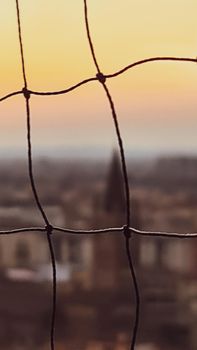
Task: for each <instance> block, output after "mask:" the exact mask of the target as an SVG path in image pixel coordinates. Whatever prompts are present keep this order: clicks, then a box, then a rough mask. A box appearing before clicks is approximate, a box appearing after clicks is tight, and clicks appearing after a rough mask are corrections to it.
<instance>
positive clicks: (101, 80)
mask: <svg viewBox="0 0 197 350" xmlns="http://www.w3.org/2000/svg"><path fill="white" fill-rule="evenodd" d="M96 77H97V79H98V80H99V81H100V83H101V84H104V83H105V81H106V77H105V76H104V74H103V73H101V72H99V73H97V75H96Z"/></svg>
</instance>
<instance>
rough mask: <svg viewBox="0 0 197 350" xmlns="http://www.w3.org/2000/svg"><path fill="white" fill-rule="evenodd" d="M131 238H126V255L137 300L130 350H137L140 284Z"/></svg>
mask: <svg viewBox="0 0 197 350" xmlns="http://www.w3.org/2000/svg"><path fill="white" fill-rule="evenodd" d="M129 239H130V237H129V236H126V237H125V242H126V254H127V258H128V263H129V267H130V273H131V277H132V280H133V284H134V289H135V298H136V305H135V321H134V326H133V333H132V337H131V343H130V350H134V349H135V344H136V340H137V332H138V327H139V317H140V293H139V287H138V282H137V278H136V274H135V269H134V265H133V261H132V254H131V248H130V246H129Z"/></svg>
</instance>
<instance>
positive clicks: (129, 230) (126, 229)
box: [0, 0, 197, 350]
mask: <svg viewBox="0 0 197 350" xmlns="http://www.w3.org/2000/svg"><path fill="white" fill-rule="evenodd" d="M83 2H84V19H85V26H86V34H87V39H88V43H89V47H90V51H91V56H92V59H93V62H94V65H95V67H96V71H97V74H96V76H95V77H91V78H87V79H85V80H83V81H81V82H78V83H77V84H74V85H72V86H71V87H68V88H65V89H63V90H58V91H49V92H44V91H43V92H40V91H33V90H30V89H28V84H27V76H26V69H25V59H24V49H23V37H22V29H21V14H20V7H19V0H16V14H17V27H18V38H19V45H20V56H21V66H22V74H23V82H24V87H23V88H22V89H21V90H19V91H14V92H11V93H9V94H7V95H5V96H3V97H1V98H0V102H3V101H5V100H7V99H9V98H11V97H13V96H16V95H19V94H23V96H24V99H25V106H26V117H27V148H28V171H29V180H30V185H31V189H32V193H33V196H34V199H35V203H36V206H37V208H38V210H39V211H40V214H41V216H42V218H43V221H44V223H45V226H44V227H27V228H18V229H12V230H2V231H0V235H11V234H17V233H24V232H27V233H28V232H29V233H30V232H45V233H46V236H47V242H48V246H49V251H50V256H51V264H52V274H53V288H52V289H53V296H52V313H51V327H50V348H51V350H55V342H54V334H55V313H56V299H57V298H56V294H57V281H56V262H55V254H54V249H53V243H52V233H54V232H62V233H65V234H76V235H95V234H96V235H97V234H107V233H113V234H120V233H123V234H124V237H125V248H126V255H127V259H128V264H129V268H130V274H131V278H132V281H133V285H134V290H135V298H136V303H135V306H136V308H135V319H134V325H133V329H132V336H131V344H130V350H134V349H135V345H136V339H137V331H138V325H139V311H140V294H139V288H138V282H137V277H136V273H135V270H134V265H133V259H132V252H131V246H132V244H131V245H130V239H131V238H132V236H133V235H135V236H145V237H161V238H177V239H192V238H197V233H184V234H181V233H177V232H174V233H173V232H160V231H143V230H138V229H136V228H133V227H131V226H130V210H131V208H130V193H129V181H128V174H127V166H126V160H125V152H124V145H123V140H122V137H121V132H120V127H119V122H118V117H117V112H116V109H115V104H114V101H113V98H112V95H111V93H110V91H109V88H108V86H107V84H106V79H111V78H115V77H117V76H119V75H121V74H123V73H125V72H126V71H128V70H129V69H131V68H134V67H136V66H139V65H143V64H146V63H149V62H154V61H180V62H191V63H197V58H189V57H171V56H167V57H165V56H164V57H151V58H146V59H143V60H140V61H136V62H133V63H131V64H129V65H127V66H126V67H124V68H122V69H121V70H119V71H117V72H114V73H112V74H103V73H102V71H101V70H100V66H99V64H98V61H97V58H96V54H95V49H94V45H93V41H92V38H91V33H90V27H89V19H88V5H87V0H83ZM93 81H98V82H99V83H101V85H102V87H103V90H104V92H105V95H106V97H107V100H108V103H109V107H110V109H111V114H112V119H113V123H114V127H115V132H116V136H117V141H118V146H119V154H120V160H121V166H122V174H123V181H124V190H125V207H126V213H125V216H126V217H125V222H126V224H125V225H124V226H122V227H114V228H113V227H112V228H103V229H91V230H73V229H69V228H63V227H58V226H53V225H52V224H51V223H50V222H49V220H48V217H47V215H46V213H45V210H44V208H43V206H42V204H41V201H40V198H39V195H38V191H37V188H36V185H35V180H34V173H33V161H32V143H31V112H30V97H31V95H40V96H51V95H61V94H67V93H69V92H71V91H73V90H75V89H77V88H79V87H80V86H82V85H85V84H87V83H89V82H93ZM132 248H133V247H132ZM134 248H135V247H134Z"/></svg>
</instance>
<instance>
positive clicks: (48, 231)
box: [16, 0, 57, 350]
mask: <svg viewBox="0 0 197 350" xmlns="http://www.w3.org/2000/svg"><path fill="white" fill-rule="evenodd" d="M16 12H17V24H18V37H19V44H20V54H21V64H22V72H23V81H24V88H23V94H24V98H25V102H26V116H27V146H28V170H29V179H30V184H31V188H32V192H33V196H34V199H35V202H36V204H37V207H38V209H39V211H40V213H41V215H42V217H43V220H44V222H45V224H46V226H45V229H46V234H47V242H48V247H49V251H50V258H51V265H52V281H53V282H52V313H51V326H50V346H51V350H55V344H54V335H55V315H56V300H57V279H56V261H55V254H54V249H53V243H52V239H51V234H52V231H53V227H52V226H51V225H50V223H49V220H48V218H47V215H46V213H45V211H44V209H43V207H42V205H41V202H40V200H39V196H38V193H37V190H36V185H35V181H34V175H33V162H32V146H31V122H30V121H31V114H30V103H29V99H30V93H29V91H28V89H27V77H26V70H25V59H24V50H23V40H22V30H21V21H20V18H21V16H20V8H19V1H18V0H16Z"/></svg>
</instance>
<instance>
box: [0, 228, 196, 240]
mask: <svg viewBox="0 0 197 350" xmlns="http://www.w3.org/2000/svg"><path fill="white" fill-rule="evenodd" d="M51 226H52V225H51ZM52 229H53V232H55V231H57V232H63V233H67V234H71V235H72V234H74V235H96V234H106V233H113V234H116V233H117V234H119V233H120V232H122V231H123V230H124V229H125V227H124V226H122V227H109V228H103V229H90V230H75V229H71V228H65V227H59V226H52ZM129 230H130V232H131V233H133V234H134V235H136V236H144V237H153V238H154V237H155V238H158V237H160V238H180V239H192V238H197V233H196V232H186V233H178V232H165V231H144V230H138V229H136V228H134V227H129ZM24 232H46V227H22V228H17V229H11V230H0V235H9V234H10V235H11V234H15V233H24Z"/></svg>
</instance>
